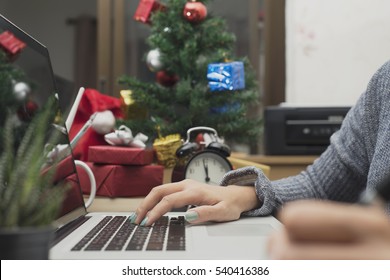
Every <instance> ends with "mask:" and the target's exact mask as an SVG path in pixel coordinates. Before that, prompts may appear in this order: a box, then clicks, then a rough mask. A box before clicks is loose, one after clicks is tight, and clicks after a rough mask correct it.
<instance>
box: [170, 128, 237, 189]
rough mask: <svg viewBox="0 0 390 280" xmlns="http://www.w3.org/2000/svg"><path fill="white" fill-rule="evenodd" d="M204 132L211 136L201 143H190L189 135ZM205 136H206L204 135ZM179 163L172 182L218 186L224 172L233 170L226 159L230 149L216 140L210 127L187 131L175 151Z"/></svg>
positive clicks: (216, 135) (215, 134) (214, 133)
mask: <svg viewBox="0 0 390 280" xmlns="http://www.w3.org/2000/svg"><path fill="white" fill-rule="evenodd" d="M195 131H206V132H208V133H211V134H207V135H208V136H209V139H208V141H204V142H203V143H197V142H191V140H190V139H191V133H193V132H195ZM205 135H206V134H205ZM176 156H177V157H178V158H179V163H178V164H177V166H176V167H175V169H174V170H173V173H172V182H177V181H180V180H183V179H193V180H196V181H199V182H203V183H206V184H213V185H218V184H219V183H220V181H221V179H222V177H223V176H224V175H225V173H226V172H228V171H230V170H232V169H233V167H232V164H231V163H230V162H229V160H228V159H227V158H228V157H229V156H230V148H229V147H228V146H227V145H226V144H224V143H222V141H221V140H220V139H219V138H218V134H217V131H216V130H215V129H213V128H210V127H205V126H199V127H193V128H191V129H189V130H188V131H187V139H186V141H185V142H184V143H183V145H182V146H181V147H179V148H178V149H177V151H176Z"/></svg>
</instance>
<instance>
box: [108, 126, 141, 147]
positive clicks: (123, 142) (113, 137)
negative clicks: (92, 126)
mask: <svg viewBox="0 0 390 280" xmlns="http://www.w3.org/2000/svg"><path fill="white" fill-rule="evenodd" d="M104 140H106V142H107V143H108V144H110V145H113V146H131V147H136V148H145V147H146V145H145V143H146V141H148V136H146V135H145V134H142V133H137V135H136V136H135V137H133V133H132V132H131V129H130V128H128V127H127V126H125V125H121V126H120V127H119V129H117V130H115V131H114V132H111V133H108V134H106V135H104Z"/></svg>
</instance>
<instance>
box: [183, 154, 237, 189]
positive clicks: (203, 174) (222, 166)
mask: <svg viewBox="0 0 390 280" xmlns="http://www.w3.org/2000/svg"><path fill="white" fill-rule="evenodd" d="M230 170H232V165H231V164H230V162H229V161H228V160H227V159H226V158H225V157H223V156H222V155H220V154H219V153H217V152H214V151H207V150H205V151H202V152H199V153H197V154H195V155H194V156H193V157H192V158H191V159H190V161H189V162H188V163H187V166H186V169H185V174H184V177H185V178H186V179H193V180H196V181H199V182H203V183H207V184H211V185H219V183H220V181H221V179H222V177H223V176H224V175H225V173H226V172H228V171H230Z"/></svg>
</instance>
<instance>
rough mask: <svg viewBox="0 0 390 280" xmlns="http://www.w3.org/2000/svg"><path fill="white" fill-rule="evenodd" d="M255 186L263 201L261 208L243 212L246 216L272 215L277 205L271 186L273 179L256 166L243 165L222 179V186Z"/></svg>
mask: <svg viewBox="0 0 390 280" xmlns="http://www.w3.org/2000/svg"><path fill="white" fill-rule="evenodd" d="M228 185H236V186H254V187H255V190H256V195H257V197H258V199H259V200H260V202H261V206H260V208H257V209H252V210H250V211H246V212H244V213H243V215H244V216H267V215H270V214H271V213H272V212H273V211H274V209H275V207H276V205H274V204H275V203H276V199H275V193H274V191H273V190H272V188H271V181H270V180H269V179H268V178H267V177H266V176H265V175H264V173H263V172H262V171H261V170H260V169H257V168H256V167H252V166H251V167H243V168H240V169H237V170H233V171H230V172H228V173H227V174H226V175H225V176H224V177H223V178H222V181H221V186H228Z"/></svg>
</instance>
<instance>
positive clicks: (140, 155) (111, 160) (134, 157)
mask: <svg viewBox="0 0 390 280" xmlns="http://www.w3.org/2000/svg"><path fill="white" fill-rule="evenodd" d="M153 159H154V151H153V149H143V148H133V147H119V146H107V145H106V146H90V147H89V150H88V161H89V162H94V163H104V164H115V165H148V164H151V163H152V162H153Z"/></svg>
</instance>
